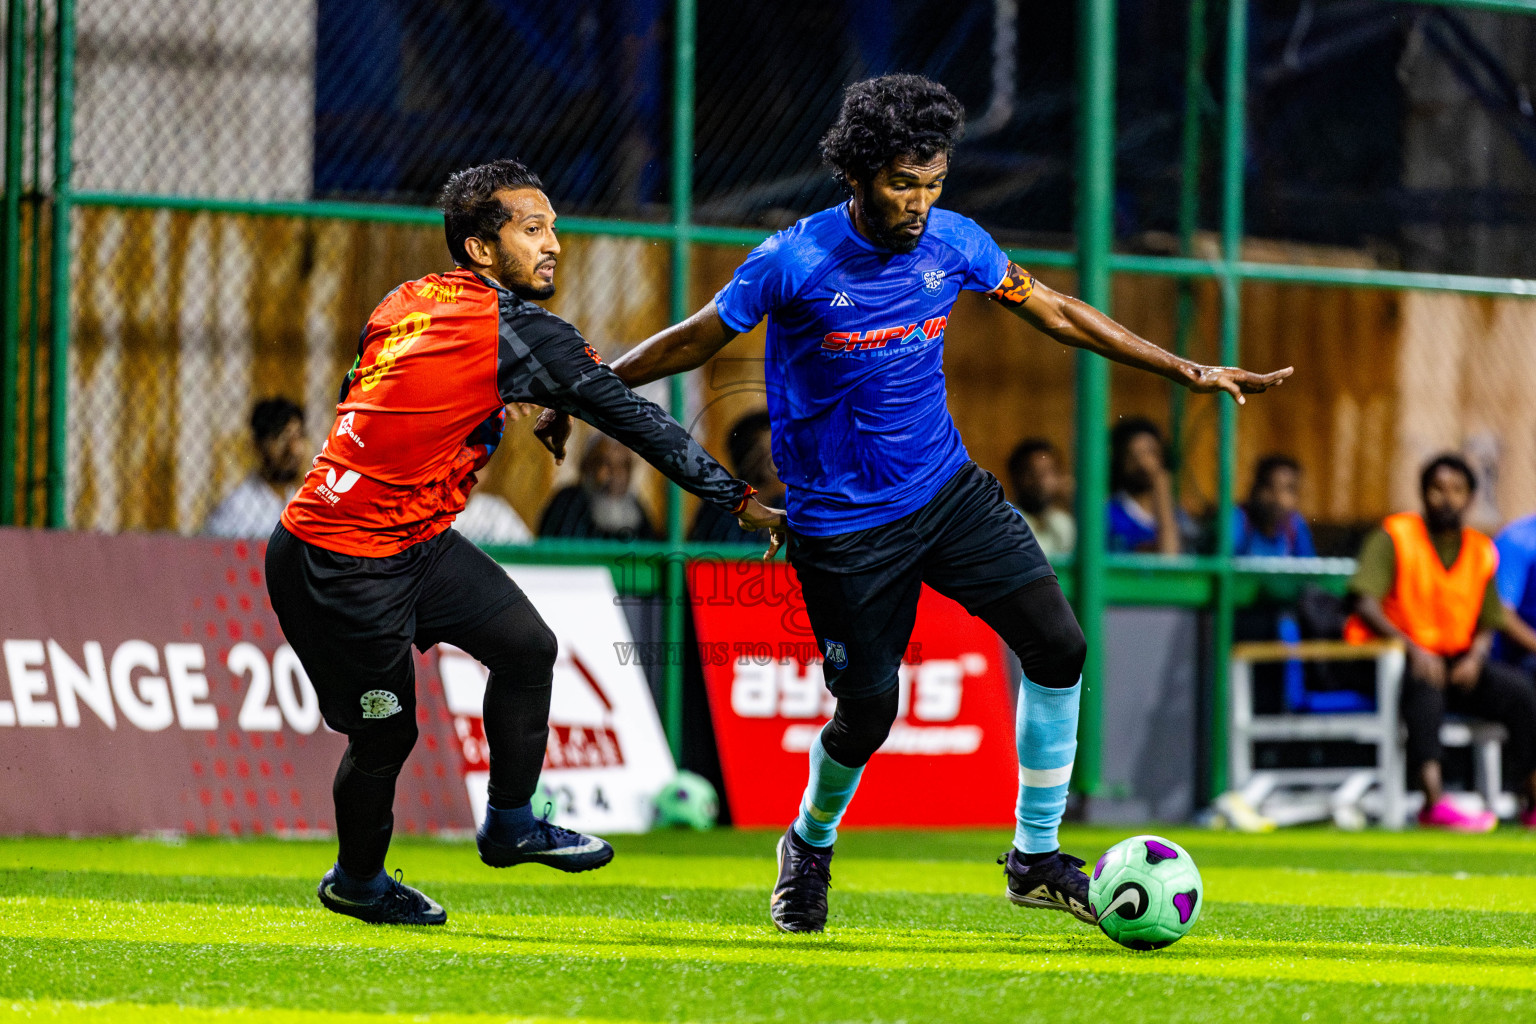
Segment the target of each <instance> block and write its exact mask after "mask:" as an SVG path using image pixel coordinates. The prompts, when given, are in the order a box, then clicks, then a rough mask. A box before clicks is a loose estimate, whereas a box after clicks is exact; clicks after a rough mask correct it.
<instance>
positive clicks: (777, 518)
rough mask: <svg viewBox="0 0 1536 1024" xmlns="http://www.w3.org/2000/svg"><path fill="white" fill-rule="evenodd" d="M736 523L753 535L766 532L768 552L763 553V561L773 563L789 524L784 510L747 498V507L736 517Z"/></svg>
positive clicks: (782, 543)
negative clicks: (761, 531) (762, 531)
mask: <svg viewBox="0 0 1536 1024" xmlns="http://www.w3.org/2000/svg"><path fill="white" fill-rule="evenodd" d="M736 522H737V523H739V524H740V525H741V528H742V529H743V530H751V531H752V532H753V533H756V532H757V531H758V530H764V529H766V530H767V531H768V550H767V551H765V552H764V553H763V561H765V562H771V561H773V556H774V555H776V554H778V553H779V548H780V547H782V546H783V545H784V530H785V529H786V527H787V526H788V523H789V518H788V517H787V516H786V515H785V514H784V510H783V509H781V508H773V507H771V506H768V505H764V504H763V503H762V502H760V501H758V500H757V499H756V498H748V499H747V507H746V508H744V509H742V510H741V512H740V513H739V514H738V515H737V516H736Z"/></svg>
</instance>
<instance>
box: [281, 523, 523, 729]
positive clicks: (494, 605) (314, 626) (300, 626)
mask: <svg viewBox="0 0 1536 1024" xmlns="http://www.w3.org/2000/svg"><path fill="white" fill-rule="evenodd" d="M267 593H268V594H270V595H271V597H272V610H273V611H274V612H276V613H277V621H278V622H279V623H280V624H281V625H282V627H283V636H284V637H286V638H287V640H288V643H289V644H290V645H291V646H292V647H293V650H294V653H296V654H297V655H298V656H299V661H301V662H303V664H304V670H305V671H306V672H308V673H309V680H310V682H312V683H313V684H314V686H315V693H316V695H317V696H318V697H319V698H320V712H321V714H323V715H324V716H325V721H326V724H327V725H329V726H330V727H331V728H332V729H335V730H336V731H337V732H341V733H347V734H349V735H350V734H352V733H354V732H359V731H361V730H364V729H367V728H368V727H369V726H371V725H377V724H380V723H382V722H385V721H388V720H390V719H393V718H395V716H397V715H405V716H407V719H406V720H408V721H409V720H414V718H415V716H416V664H415V660H414V658H413V657H412V655H411V645H412V644H415V645H416V647H417V648H418V649H419V650H422V651H426V650H428V649H430V648H431V647H432V646H433V645H434V644H436V643H438V642H439V641H445V642H448V643H452V642H453V640H454V638H455V637H456V636H459V635H461V634H462V633H464V632H466V631H468V630H471V629H473V628H474V627H476V626H479V625H481V624H483V623H484V622H485V621H486V620H487V619H489V618H490V617H491V616H493V615H495V614H496V613H497V612H500V611H501V610H502V609H504V608H506V607H507V606H508V605H511V604H513V603H514V602H517V601H526V600H528V598H527V597H525V596H524V594H523V592H522V590H521V589H519V588H518V586H517V584H515V583H513V582H512V580H511V578H509V577H508V576H507V573H506V570H505V569H503V568H502V567H501V566H499V565H497V564H496V563H495V562H494V561H492V560H491V557H490V556H489V555H487V554H486V553H485V552H483V551H481V550H480V549H479V548H477V547H475V546H474V545H473V544H471V543H470V542H469V541H467V540H465V539H464V538H463V537H462V536H461V535H460V534H459V533H458V532H457V531H456V530H451V529H450V530H444V531H443V532H442V533H440V534H438V535H437V536H436V537H433V538H432V539H431V540H424V541H422V542H421V543H419V544H413V545H411V546H410V547H408V548H406V549H405V550H404V551H402V552H400V553H399V554H396V555H389V556H387V557H384V558H363V557H360V556H357V555H342V554H338V553H336V552H334V551H327V550H326V549H324V548H318V547H315V546H314V545H313V544H309V543H306V542H305V541H302V540H300V539H299V538H297V537H295V536H294V535H293V534H291V533H289V532H288V531H287V530H286V529H285V528H284V527H283V525H282V524H281V523H279V524H278V526H277V529H276V530H274V531H272V539H271V540H270V541H269V542H268V544H267Z"/></svg>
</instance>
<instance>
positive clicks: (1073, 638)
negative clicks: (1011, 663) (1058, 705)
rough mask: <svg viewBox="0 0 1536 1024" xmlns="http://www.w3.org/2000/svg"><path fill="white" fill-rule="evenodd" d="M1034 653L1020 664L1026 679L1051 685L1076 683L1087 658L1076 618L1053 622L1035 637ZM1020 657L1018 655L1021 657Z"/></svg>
mask: <svg viewBox="0 0 1536 1024" xmlns="http://www.w3.org/2000/svg"><path fill="white" fill-rule="evenodd" d="M1036 644H1037V646H1036V650H1035V651H1034V652H1031V653H1033V654H1034V655H1035V656H1034V657H1033V658H1031V659H1030V660H1029V663H1026V664H1025V666H1024V674H1025V675H1026V676H1028V677H1029V680H1030V682H1032V683H1036V684H1038V685H1040V686H1049V687H1051V688H1053V689H1062V688H1065V687H1068V686H1073V685H1076V683H1077V681H1078V679H1080V678H1082V675H1083V664H1084V663H1085V662H1086V661H1087V660H1088V642H1087V640H1085V639H1084V638H1083V630H1082V627H1081V626H1079V625H1078V624H1077V620H1076V619H1070V618H1069V619H1066V620H1064V621H1062V622H1058V623H1053V624H1052V625H1051V627H1050V628H1049V629H1047V630H1044V631H1042V635H1041V636H1039V637H1038V638H1037V641H1036ZM1021 660H1022V659H1021Z"/></svg>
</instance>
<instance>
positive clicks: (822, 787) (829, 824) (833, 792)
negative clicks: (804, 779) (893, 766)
mask: <svg viewBox="0 0 1536 1024" xmlns="http://www.w3.org/2000/svg"><path fill="white" fill-rule="evenodd" d="M863 774H864V768H863V766H862V765H861V766H860V767H858V768H849V767H846V766H845V765H840V764H838V763H837V762H836V761H834V760H832V758H831V757H830V756H828V754H827V748H826V747H823V746H822V745H821V733H817V734H816V741H815V742H814V743H812V744H811V779H810V781H809V782H808V783H806V786H805V796H803V797H801V798H800V816H799V817H797V818H796V819H795V834H796V835H798V836H799V837H800V838H801V839H804V840H805V841H806V842H808V843H810V844H811V845H812V846H831V845H832V844H833V843H835V842H837V826H838V823H839V822H841V821H842V820H843V812H844V811H846V810H847V809H848V804H849V802H850V801H852V800H853V791H854V790H856V789H858V788H859V776H860V775H863Z"/></svg>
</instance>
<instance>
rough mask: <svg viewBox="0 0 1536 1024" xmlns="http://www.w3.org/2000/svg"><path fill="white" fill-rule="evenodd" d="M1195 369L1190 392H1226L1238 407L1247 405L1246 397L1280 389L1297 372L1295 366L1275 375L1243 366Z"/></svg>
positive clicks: (1200, 367) (1278, 371)
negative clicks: (1235, 401)
mask: <svg viewBox="0 0 1536 1024" xmlns="http://www.w3.org/2000/svg"><path fill="white" fill-rule="evenodd" d="M1194 369H1195V377H1194V380H1192V381H1190V383H1189V390H1191V391H1196V392H1199V393H1200V394H1210V393H1211V392H1213V391H1225V392H1226V393H1227V394H1229V395H1231V396H1232V397H1233V398H1235V399H1237V404H1238V405H1244V404H1246V403H1247V401H1248V400H1247V399H1246V398H1244V397H1243V396H1244V395H1257V394H1259V393H1260V392H1263V391H1268V390H1269V389H1270V388H1273V387H1278V386H1279V385H1280V384H1281V383H1282V382H1284V380H1285V378H1287V377H1289V376H1290V375H1291V374H1293V373H1295V372H1296V367H1294V366H1287V367H1286V368H1285V369H1283V370H1276V371H1275V372H1274V373H1254V372H1253V371H1252V370H1245V369H1243V368H1242V367H1241V366H1197V367H1195V368H1194Z"/></svg>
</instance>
